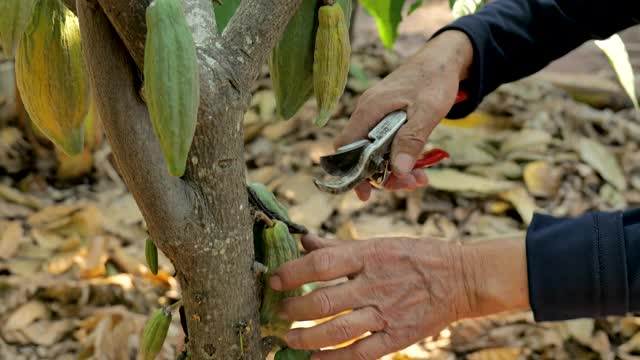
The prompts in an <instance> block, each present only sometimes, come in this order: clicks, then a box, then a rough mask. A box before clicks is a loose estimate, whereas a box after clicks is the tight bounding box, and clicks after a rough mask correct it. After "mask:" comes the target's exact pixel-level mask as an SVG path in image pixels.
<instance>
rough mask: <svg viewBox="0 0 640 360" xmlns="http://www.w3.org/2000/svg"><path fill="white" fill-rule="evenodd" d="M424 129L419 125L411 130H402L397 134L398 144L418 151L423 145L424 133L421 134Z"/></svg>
mask: <svg viewBox="0 0 640 360" xmlns="http://www.w3.org/2000/svg"><path fill="white" fill-rule="evenodd" d="M424 131H425V130H424V129H423V127H420V128H418V129H415V130H411V131H404V132H402V133H400V134H398V138H399V140H400V142H399V144H398V145H399V146H400V147H405V148H410V149H412V150H414V151H420V150H422V148H423V147H424V145H425V143H426V140H425V138H424V134H422V133H423V132H424Z"/></svg>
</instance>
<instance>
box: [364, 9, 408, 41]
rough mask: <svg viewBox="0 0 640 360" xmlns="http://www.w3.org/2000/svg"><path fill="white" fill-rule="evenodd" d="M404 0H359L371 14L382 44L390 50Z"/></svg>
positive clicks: (396, 32) (400, 18)
mask: <svg viewBox="0 0 640 360" xmlns="http://www.w3.org/2000/svg"><path fill="white" fill-rule="evenodd" d="M404 2H405V0H360V3H361V4H362V6H363V7H364V8H365V10H367V12H368V13H369V14H370V15H371V16H373V18H374V19H375V21H376V25H377V26H378V33H379V34H380V39H381V40H382V43H383V44H384V46H385V47H386V48H387V49H388V50H391V49H392V48H393V44H394V43H395V41H396V38H397V37H398V26H399V25H400V21H401V20H402V7H403V6H404Z"/></svg>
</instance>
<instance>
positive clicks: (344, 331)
mask: <svg viewBox="0 0 640 360" xmlns="http://www.w3.org/2000/svg"><path fill="white" fill-rule="evenodd" d="M352 330H353V329H352V327H351V324H349V323H348V322H347V321H345V320H342V319H336V320H334V322H333V325H332V326H331V328H330V330H329V331H330V334H329V335H330V336H332V337H334V338H335V340H336V341H338V342H345V341H347V340H351V338H352V337H353V334H352V332H353V331H352Z"/></svg>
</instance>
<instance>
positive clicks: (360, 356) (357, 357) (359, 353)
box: [351, 347, 371, 360]
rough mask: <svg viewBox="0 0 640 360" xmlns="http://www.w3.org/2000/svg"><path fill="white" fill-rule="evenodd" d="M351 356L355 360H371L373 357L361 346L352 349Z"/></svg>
mask: <svg viewBox="0 0 640 360" xmlns="http://www.w3.org/2000/svg"><path fill="white" fill-rule="evenodd" d="M351 358H352V359H354V360H371V357H370V356H369V352H368V351H367V350H365V349H362V348H360V347H357V348H355V349H353V350H352V352H351Z"/></svg>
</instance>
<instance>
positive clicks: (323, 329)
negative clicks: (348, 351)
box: [286, 307, 386, 350]
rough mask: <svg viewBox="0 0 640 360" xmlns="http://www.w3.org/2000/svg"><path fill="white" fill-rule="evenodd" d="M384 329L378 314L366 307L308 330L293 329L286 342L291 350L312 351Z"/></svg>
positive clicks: (383, 323) (382, 321)
mask: <svg viewBox="0 0 640 360" xmlns="http://www.w3.org/2000/svg"><path fill="white" fill-rule="evenodd" d="M385 327H386V322H385V321H384V318H383V317H382V316H381V315H380V313H379V312H378V311H376V310H375V309H374V308H372V307H366V308H362V309H359V310H356V311H353V312H350V313H348V314H345V315H341V316H338V317H336V318H334V319H331V320H329V321H327V322H325V323H322V324H319V325H316V326H313V327H310V328H296V329H293V330H291V331H289V332H288V333H287V335H286V341H287V345H289V346H290V347H292V348H295V349H307V350H313V349H320V348H323V347H327V346H334V345H337V344H341V343H344V342H346V341H349V340H352V339H355V338H357V337H358V336H360V335H362V334H364V333H366V332H367V331H371V332H373V331H380V330H384V328H385Z"/></svg>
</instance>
